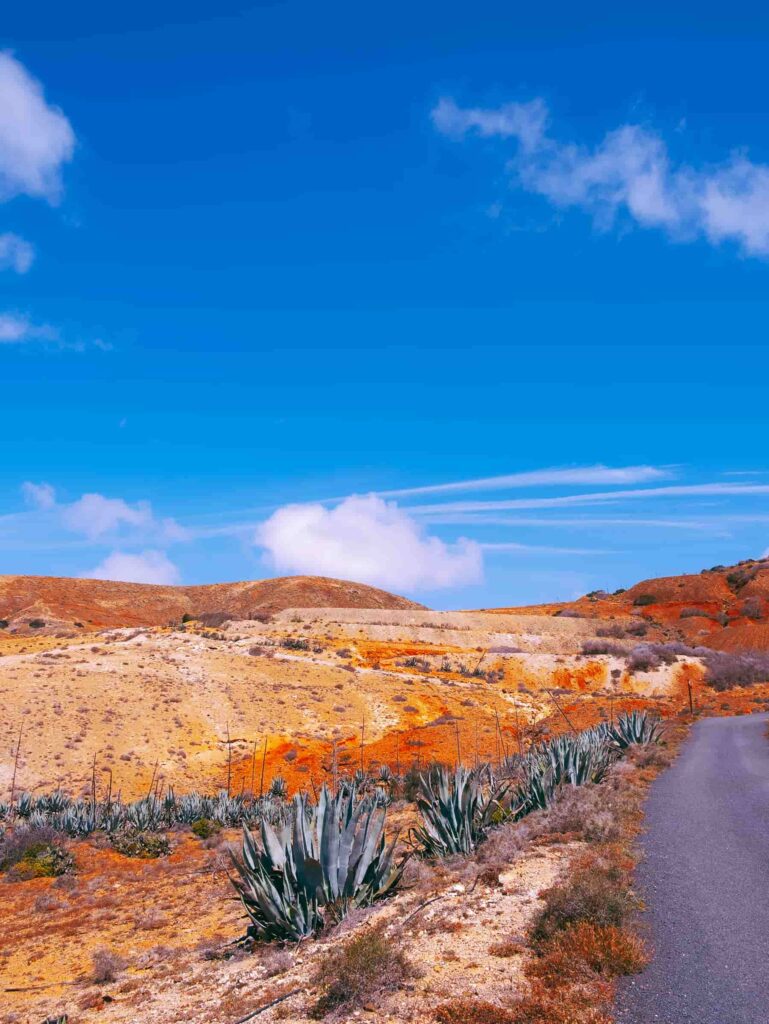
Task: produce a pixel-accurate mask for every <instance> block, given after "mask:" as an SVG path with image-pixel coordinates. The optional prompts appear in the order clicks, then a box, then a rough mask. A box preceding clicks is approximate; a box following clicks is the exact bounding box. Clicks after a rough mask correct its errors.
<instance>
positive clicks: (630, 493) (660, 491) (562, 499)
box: [409, 483, 769, 515]
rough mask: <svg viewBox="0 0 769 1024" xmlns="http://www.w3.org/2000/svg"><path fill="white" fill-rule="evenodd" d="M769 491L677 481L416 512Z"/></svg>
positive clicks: (767, 490)
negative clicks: (628, 488) (666, 485)
mask: <svg viewBox="0 0 769 1024" xmlns="http://www.w3.org/2000/svg"><path fill="white" fill-rule="evenodd" d="M750 494H769V484H725V483H713V484H674V485H671V486H670V487H639V488H632V489H630V490H624V491H597V492H593V493H591V494H564V495H559V496H558V497H556V498H512V499H510V500H509V501H447V502H445V503H444V504H442V505H413V506H412V507H411V508H410V509H409V512H411V513H412V515H434V514H437V515H441V514H442V513H445V512H448V513H457V512H458V513H475V512H501V511H509V510H510V509H521V508H526V509H529V508H559V507H560V506H563V505H600V504H603V503H605V502H614V501H629V500H633V499H636V498H640V499H645V498H683V497H687V496H690V495H691V496H697V497H702V496H707V497H712V496H714V495H717V496H726V495H729V496H740V495H750Z"/></svg>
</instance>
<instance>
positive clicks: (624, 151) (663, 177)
mask: <svg viewBox="0 0 769 1024" xmlns="http://www.w3.org/2000/svg"><path fill="white" fill-rule="evenodd" d="M432 120H433V124H434V125H435V127H436V128H437V129H438V131H440V132H442V133H444V134H446V135H449V136H451V137H453V138H462V137H464V136H465V135H467V134H468V133H471V132H474V133H475V134H477V135H480V136H483V137H491V136H496V137H498V138H502V139H509V140H513V141H515V142H516V143H517V149H516V151H515V152H514V154H513V156H512V159H511V160H510V161H509V164H508V167H509V170H510V173H511V176H512V178H513V181H514V182H515V183H516V184H517V185H518V186H519V187H521V188H523V189H525V190H527V191H529V192H534V193H537V194H539V195H542V196H544V197H545V198H546V199H548V200H549V201H550V202H551V203H553V204H554V205H555V206H558V207H569V206H575V207H580V208H582V209H585V210H587V211H588V212H590V213H591V214H592V215H593V217H594V219H595V222H596V224H597V225H598V226H599V227H600V228H602V229H606V228H608V227H610V226H611V225H612V224H614V223H615V221H616V219H617V217H618V215H619V214H620V213H622V212H624V213H626V214H628V215H629V216H630V217H631V218H632V220H634V221H635V222H636V223H637V224H638V225H640V226H641V227H656V228H661V229H663V230H665V231H666V232H667V233H668V234H669V235H671V236H672V237H675V238H677V239H686V238H695V237H704V238H706V239H707V240H708V241H710V242H711V243H714V244H718V243H720V242H724V241H731V242H734V243H736V244H737V245H738V246H739V248H740V249H741V250H742V252H743V253H745V254H747V255H751V256H769V166H767V165H765V164H756V163H753V162H752V161H750V160H749V159H748V158H747V157H746V156H745V155H744V154H742V153H733V154H731V155H730V157H729V158H728V159H727V160H726V161H725V162H723V163H722V164H720V165H717V166H714V167H708V168H704V169H697V168H695V167H691V166H688V165H685V164H682V165H680V166H674V164H673V162H672V160H671V157H670V154H669V152H668V147H667V144H666V142H665V140H664V139H663V138H662V137H661V136H660V135H659V134H658V133H656V132H654V131H652V130H650V129H648V128H645V127H643V126H642V125H637V124H625V125H621V126H620V127H619V128H617V129H615V130H613V131H610V132H607V134H606V135H605V136H604V138H603V139H602V140H601V141H600V142H599V143H598V144H597V145H596V146H594V147H589V146H585V145H582V144H578V143H569V142H560V141H558V140H557V139H554V138H553V137H551V136H550V135H548V132H547V128H548V109H547V106H546V104H545V103H544V102H543V101H542V100H541V99H537V100H533V101H531V102H529V103H509V104H506V105H505V106H503V107H499V108H497V109H484V108H463V107H459V106H458V105H457V104H456V103H455V102H454V101H453V100H451V99H443V100H441V101H440V102H439V103H438V105H437V106H436V107H435V108H434V110H433V111H432Z"/></svg>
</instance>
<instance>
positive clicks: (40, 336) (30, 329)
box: [0, 313, 58, 344]
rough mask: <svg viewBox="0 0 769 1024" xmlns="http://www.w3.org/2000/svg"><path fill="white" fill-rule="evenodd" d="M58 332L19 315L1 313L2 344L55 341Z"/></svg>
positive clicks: (0, 342)
mask: <svg viewBox="0 0 769 1024" xmlns="http://www.w3.org/2000/svg"><path fill="white" fill-rule="evenodd" d="M57 338H58V332H57V330H56V329H55V328H54V327H51V326H49V325H48V324H33V323H32V322H31V321H30V319H29V318H28V317H26V316H20V315H19V314H17V313H0V344H2V343H3V342H8V343H11V344H12V343H15V342H25V341H55V340H56V339H57Z"/></svg>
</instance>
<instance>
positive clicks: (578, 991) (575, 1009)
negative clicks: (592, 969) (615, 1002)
mask: <svg viewBox="0 0 769 1024" xmlns="http://www.w3.org/2000/svg"><path fill="white" fill-rule="evenodd" d="M611 997H612V990H611V987H610V986H609V985H608V984H607V983H605V982H596V983H595V984H593V985H591V986H590V987H589V988H584V989H583V988H581V987H579V986H573V987H569V988H566V987H563V986H556V987H553V986H548V985H544V984H542V983H535V984H534V985H532V986H531V989H530V991H529V993H528V995H526V996H524V997H523V999H521V1000H520V1001H519V1002H518V1003H516V1004H515V1007H514V1008H513V1010H512V1011H511V1013H510V1015H509V1016H507V1017H505V1018H503V1019H504V1020H505V1022H506V1024H507V1022H509V1024H612V1017H611V1016H610V1014H609V1007H610V1004H611Z"/></svg>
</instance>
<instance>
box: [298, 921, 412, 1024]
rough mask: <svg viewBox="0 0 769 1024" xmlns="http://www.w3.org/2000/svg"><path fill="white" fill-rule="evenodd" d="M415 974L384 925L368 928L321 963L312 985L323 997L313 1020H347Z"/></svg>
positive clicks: (396, 941)
mask: <svg viewBox="0 0 769 1024" xmlns="http://www.w3.org/2000/svg"><path fill="white" fill-rule="evenodd" d="M413 973H414V968H413V967H412V965H411V963H410V962H409V960H408V959H407V958H406V955H405V953H404V951H403V949H402V947H401V945H400V943H399V941H398V939H397V938H395V937H393V936H388V935H386V934H385V930H384V926H383V925H375V926H373V927H371V928H366V929H364V930H363V931H361V932H360V933H359V934H358V935H355V936H353V937H352V938H351V939H350V940H349V941H348V942H345V943H344V945H343V946H341V947H339V948H338V949H331V950H329V952H328V953H326V954H325V956H323V957H322V958H321V959H320V961H319V963H318V965H317V967H316V970H315V975H314V977H313V982H314V984H316V985H319V986H320V988H321V990H322V994H321V996H320V998H319V999H318V1001H317V1002H316V1004H315V1006H314V1007H313V1008H312V1016H313V1017H315V1018H321V1017H325V1016H327V1015H328V1014H334V1015H335V1016H337V1017H341V1018H342V1019H346V1017H347V1015H349V1014H350V1013H351V1012H352V1011H353V1010H359V1009H361V1008H363V1007H364V1006H366V1005H367V1004H368V1003H369V1002H370V1001H371V1000H372V999H374V998H375V997H376V996H379V995H382V994H383V993H385V992H392V991H393V990H394V989H397V988H398V987H399V986H400V985H401V984H403V982H404V981H406V979H407V978H409V977H411V976H412V975H413Z"/></svg>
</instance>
